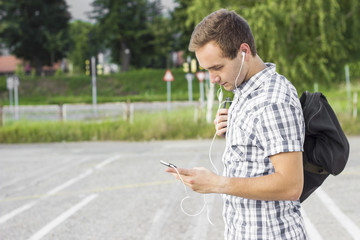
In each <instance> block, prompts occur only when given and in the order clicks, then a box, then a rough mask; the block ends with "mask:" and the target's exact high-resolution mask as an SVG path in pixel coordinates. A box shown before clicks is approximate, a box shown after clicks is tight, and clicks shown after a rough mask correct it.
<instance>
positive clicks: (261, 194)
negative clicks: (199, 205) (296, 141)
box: [214, 173, 303, 201]
mask: <svg viewBox="0 0 360 240" xmlns="http://www.w3.org/2000/svg"><path fill="white" fill-rule="evenodd" d="M302 186H303V182H302V181H287V180H286V178H284V176H281V174H280V173H273V174H270V175H266V176H261V177H254V178H229V177H221V178H220V181H219V182H218V184H217V185H216V186H214V192H216V193H221V194H228V195H234V196H239V197H243V198H249V199H256V200H292V201H295V200H297V199H299V197H300V194H301V191H302Z"/></svg>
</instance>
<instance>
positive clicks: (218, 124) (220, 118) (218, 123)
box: [214, 108, 229, 137]
mask: <svg viewBox="0 0 360 240" xmlns="http://www.w3.org/2000/svg"><path fill="white" fill-rule="evenodd" d="M228 112H229V110H228V109H226V108H220V109H219V110H218V112H217V113H216V118H215V120H214V125H215V129H216V135H218V136H220V137H225V134H226V130H227V120H228Z"/></svg>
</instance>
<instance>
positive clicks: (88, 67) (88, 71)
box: [85, 59, 90, 76]
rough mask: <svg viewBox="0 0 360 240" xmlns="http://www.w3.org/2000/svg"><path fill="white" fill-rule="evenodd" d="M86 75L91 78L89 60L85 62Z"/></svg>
mask: <svg viewBox="0 0 360 240" xmlns="http://www.w3.org/2000/svg"><path fill="white" fill-rule="evenodd" d="M85 74H86V75H87V76H90V60H89V59H86V60H85Z"/></svg>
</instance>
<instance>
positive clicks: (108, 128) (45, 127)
mask: <svg viewBox="0 0 360 240" xmlns="http://www.w3.org/2000/svg"><path fill="white" fill-rule="evenodd" d="M163 74H164V70H153V69H143V70H138V71H133V72H128V73H121V74H118V75H111V76H106V77H99V78H98V102H99V103H101V102H114V101H127V100H128V99H129V100H131V101H132V102H134V101H155V100H156V101H166V83H165V82H163V81H162V77H163ZM173 74H174V76H175V81H174V82H172V100H187V99H188V89H187V87H188V86H187V81H186V80H185V77H184V73H183V72H182V71H181V70H180V69H175V70H173ZM89 83H90V78H89V77H88V76H72V77H71V76H62V77H39V78H31V77H27V78H24V79H23V80H22V81H21V88H20V89H19V94H20V104H22V105H26V104H61V103H90V102H91V101H92V98H91V94H90V93H91V86H90V84H89ZM307 90H309V91H313V87H312V86H311V87H309V88H307ZM319 91H321V92H323V94H324V95H325V96H326V97H327V99H328V101H329V103H330V105H331V106H332V107H333V109H334V111H335V112H336V114H337V116H338V118H339V120H340V122H341V125H342V127H343V129H344V131H345V132H346V134H347V135H358V134H360V120H359V119H360V118H359V117H358V118H357V119H355V118H353V117H352V112H353V103H352V101H353V93H354V92H360V81H352V84H351V96H350V99H349V97H348V94H347V88H346V86H345V84H334V85H332V86H319ZM300 95H301V92H299V96H300ZM193 96H194V97H193V99H194V100H196V99H198V98H199V84H198V81H197V80H194V81H193ZM226 96H232V93H226V94H225V97H226ZM0 101H1V102H0V104H1V105H7V104H8V92H7V89H6V78H4V77H0ZM357 110H359V106H357ZM215 111H216V109H214V112H215ZM194 118H195V120H194ZM213 134H214V126H213V124H211V123H210V124H208V123H206V121H205V113H204V112H201V111H200V112H199V114H197V117H196V116H195V110H194V109H192V108H189V109H182V110H176V111H171V112H158V113H149V114H145V113H142V114H140V115H138V116H137V117H136V119H135V120H134V122H133V123H130V122H128V121H124V120H122V119H119V120H112V121H109V120H106V121H92V122H29V121H21V122H13V123H11V124H6V125H5V126H2V127H0V143H17V142H22V143H30V142H61V141H95V140H96V141H117V140H124V141H149V140H165V139H194V138H210V137H212V136H213Z"/></svg>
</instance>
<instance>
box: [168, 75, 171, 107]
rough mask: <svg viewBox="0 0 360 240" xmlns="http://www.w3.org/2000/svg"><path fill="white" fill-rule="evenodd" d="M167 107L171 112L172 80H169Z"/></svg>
mask: <svg viewBox="0 0 360 240" xmlns="http://www.w3.org/2000/svg"><path fill="white" fill-rule="evenodd" d="M167 109H168V111H169V112H170V109H171V82H170V81H167Z"/></svg>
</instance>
